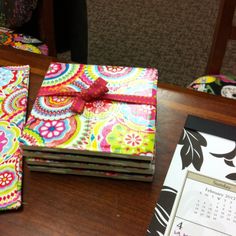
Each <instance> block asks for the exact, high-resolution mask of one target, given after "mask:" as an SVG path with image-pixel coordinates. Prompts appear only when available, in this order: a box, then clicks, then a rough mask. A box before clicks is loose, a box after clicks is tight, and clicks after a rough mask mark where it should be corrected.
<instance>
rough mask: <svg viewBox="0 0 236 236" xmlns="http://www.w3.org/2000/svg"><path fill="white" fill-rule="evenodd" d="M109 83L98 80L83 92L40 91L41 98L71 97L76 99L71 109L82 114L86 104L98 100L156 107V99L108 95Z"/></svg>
mask: <svg viewBox="0 0 236 236" xmlns="http://www.w3.org/2000/svg"><path fill="white" fill-rule="evenodd" d="M106 85H107V82H106V81H105V80H104V79H102V78H98V79H97V80H95V81H94V82H93V83H92V84H91V85H90V87H89V88H88V89H82V90H81V92H54V91H42V90H41V91H39V96H71V97H75V99H74V101H73V103H72V106H71V109H72V111H74V112H77V113H82V112H83V110H84V106H85V103H86V102H91V101H95V100H98V99H108V100H113V101H120V102H127V103H136V104H147V105H153V106H156V97H145V96H137V95H123V94H106V93H107V92H108V91H109V89H108V88H107V86H106Z"/></svg>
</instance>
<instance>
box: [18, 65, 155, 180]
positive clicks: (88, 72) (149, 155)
mask: <svg viewBox="0 0 236 236" xmlns="http://www.w3.org/2000/svg"><path fill="white" fill-rule="evenodd" d="M157 78H158V76H157V70H156V69H153V68H133V67H120V66H96V65H83V64H65V63H52V64H51V65H50V67H49V69H48V71H47V74H46V76H45V78H44V81H43V84H42V87H41V89H40V91H39V93H38V96H37V98H36V101H35V103H34V106H33V109H32V111H31V114H30V116H29V119H28V121H27V124H26V126H25V128H24V132H23V136H22V142H23V146H22V147H23V155H24V156H25V157H26V160H27V164H28V167H29V169H30V170H32V171H41V172H51V173H62V174H76V175H87V176H98V177H109V178H117V179H129V180H140V181H152V179H153V175H154V171H155V142H156V141H155V136H156V92H157Z"/></svg>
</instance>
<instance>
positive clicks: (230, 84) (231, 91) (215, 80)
mask: <svg viewBox="0 0 236 236" xmlns="http://www.w3.org/2000/svg"><path fill="white" fill-rule="evenodd" d="M188 88H190V89H193V90H196V91H200V92H206V93H210V94H214V95H220V96H222V97H227V98H231V99H236V77H235V76H226V75H211V76H202V77H200V78H198V79H196V80H195V81H193V82H192V83H191V84H190V85H189V86H188Z"/></svg>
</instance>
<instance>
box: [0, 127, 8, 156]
mask: <svg viewBox="0 0 236 236" xmlns="http://www.w3.org/2000/svg"><path fill="white" fill-rule="evenodd" d="M7 142H8V139H7V138H6V134H5V133H4V132H3V131H0V152H1V151H2V149H3V147H4V146H5V145H6V144H7Z"/></svg>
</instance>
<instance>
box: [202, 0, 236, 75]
mask: <svg viewBox="0 0 236 236" xmlns="http://www.w3.org/2000/svg"><path fill="white" fill-rule="evenodd" d="M235 7H236V0H220V7H219V12H218V17H217V22H216V27H215V32H214V36H213V42H212V46H211V51H210V56H209V59H208V64H207V68H206V74H207V75H216V74H220V70H221V66H222V63H223V59H224V55H225V51H226V47H227V43H228V41H229V40H236V27H235V26H233V17H234V13H235Z"/></svg>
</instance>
